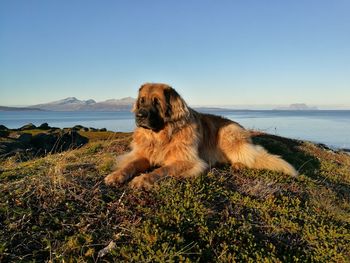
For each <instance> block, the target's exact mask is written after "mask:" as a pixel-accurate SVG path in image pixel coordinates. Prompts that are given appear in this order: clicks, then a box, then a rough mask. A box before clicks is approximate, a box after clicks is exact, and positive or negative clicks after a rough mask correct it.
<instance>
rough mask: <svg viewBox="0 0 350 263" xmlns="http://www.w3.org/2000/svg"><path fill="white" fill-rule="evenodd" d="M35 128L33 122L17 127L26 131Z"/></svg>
mask: <svg viewBox="0 0 350 263" xmlns="http://www.w3.org/2000/svg"><path fill="white" fill-rule="evenodd" d="M34 129H36V126H35V125H34V124H33V123H28V124H26V125H24V126H22V127H21V128H19V130H20V131H27V130H34Z"/></svg>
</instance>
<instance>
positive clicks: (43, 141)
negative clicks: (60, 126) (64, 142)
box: [31, 133, 58, 153]
mask: <svg viewBox="0 0 350 263" xmlns="http://www.w3.org/2000/svg"><path fill="white" fill-rule="evenodd" d="M57 139H58V136H57V135H54V134H48V133H39V134H36V135H34V136H33V138H32V142H31V144H32V146H33V147H34V148H35V149H36V150H37V152H40V153H48V152H51V151H53V148H54V147H55V145H56V142H57Z"/></svg>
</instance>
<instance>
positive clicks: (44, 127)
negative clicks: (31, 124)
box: [38, 122, 51, 130]
mask: <svg viewBox="0 0 350 263" xmlns="http://www.w3.org/2000/svg"><path fill="white" fill-rule="evenodd" d="M50 128H51V127H50V126H49V124H48V123H46V122H45V123H43V124H41V125H40V126H39V127H38V129H40V130H49V129H50Z"/></svg>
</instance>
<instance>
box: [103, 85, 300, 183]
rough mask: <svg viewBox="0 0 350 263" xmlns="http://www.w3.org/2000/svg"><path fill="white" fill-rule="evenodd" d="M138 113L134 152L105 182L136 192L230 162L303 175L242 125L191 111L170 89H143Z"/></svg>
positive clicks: (236, 165) (234, 165) (158, 86)
mask: <svg viewBox="0 0 350 263" xmlns="http://www.w3.org/2000/svg"><path fill="white" fill-rule="evenodd" d="M132 111H133V112H134V113H135V119H136V125H137V127H136V129H135V131H134V133H133V140H132V143H131V151H130V152H129V153H127V154H125V155H123V156H121V158H119V162H118V165H119V168H118V169H117V170H116V171H115V172H113V173H111V174H109V175H108V176H107V177H106V178H105V183H106V184H108V185H112V184H116V183H118V184H123V183H126V182H128V181H130V185H131V187H133V188H150V187H151V186H152V185H153V184H154V183H155V182H157V181H158V180H160V179H162V178H165V177H166V176H172V177H176V178H187V177H193V176H197V175H200V174H202V173H203V172H205V171H206V170H207V169H208V168H210V167H213V166H215V165H217V164H224V163H230V164H231V166H232V167H233V168H239V167H241V166H242V165H244V166H246V167H249V168H256V169H269V170H274V171H279V172H283V173H286V174H289V175H297V171H296V170H295V169H294V168H293V166H291V165H290V164H289V163H287V162H286V161H284V160H283V159H281V158H280V157H279V156H277V155H272V154H270V153H268V152H267V151H266V150H265V149H264V148H263V147H261V146H258V145H254V144H253V143H252V140H251V138H250V133H249V131H247V130H245V129H244V128H243V127H242V126H241V125H239V124H238V123H236V122H234V121H232V120H228V119H226V118H223V117H220V116H215V115H211V114H202V113H199V112H197V111H195V110H193V109H191V108H190V107H189V106H188V105H187V104H186V102H185V101H184V100H183V99H182V98H181V96H180V95H179V94H178V93H177V92H176V91H175V89H173V88H172V87H170V86H169V85H166V84H159V83H147V84H144V85H142V86H141V88H140V89H139V95H138V98H137V101H136V102H135V104H134V107H133V110H132Z"/></svg>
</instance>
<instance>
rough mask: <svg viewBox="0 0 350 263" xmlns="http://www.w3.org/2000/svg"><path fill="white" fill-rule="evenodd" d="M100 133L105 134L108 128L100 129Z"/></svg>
mask: <svg viewBox="0 0 350 263" xmlns="http://www.w3.org/2000/svg"><path fill="white" fill-rule="evenodd" d="M99 131H100V132H105V131H107V129H106V128H102V129H99Z"/></svg>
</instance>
